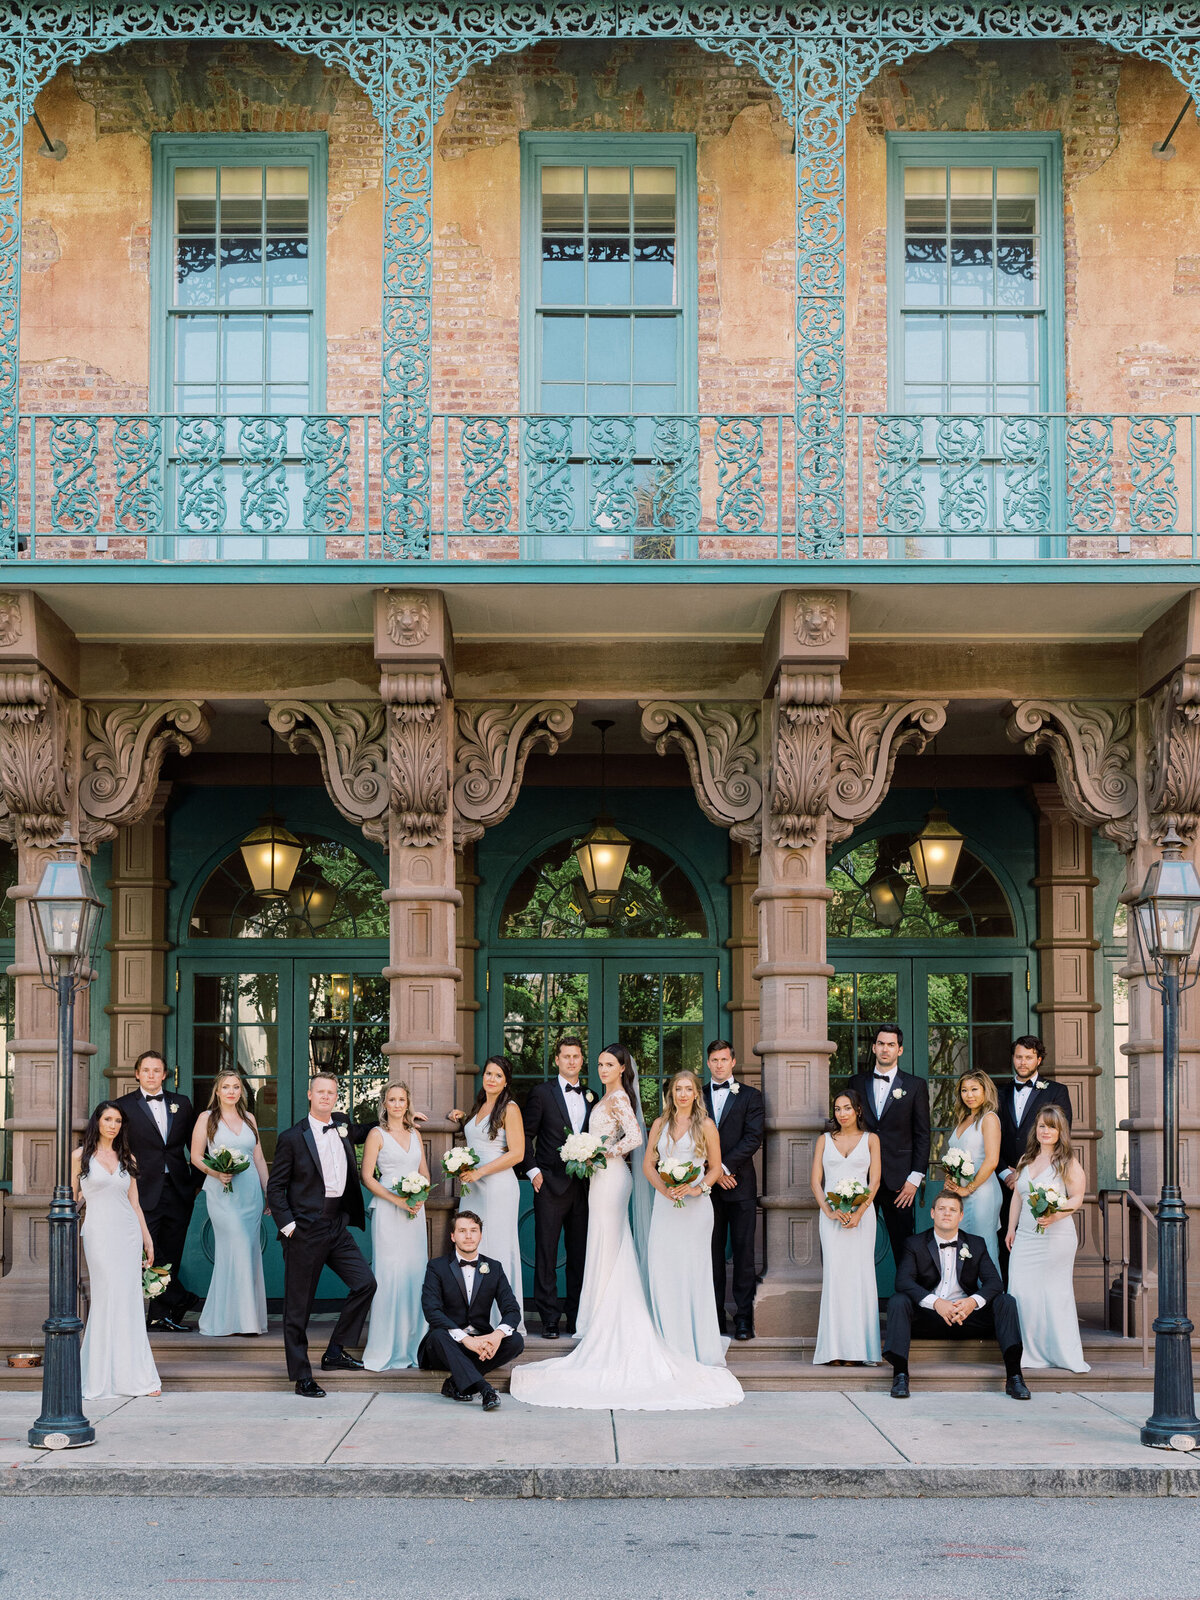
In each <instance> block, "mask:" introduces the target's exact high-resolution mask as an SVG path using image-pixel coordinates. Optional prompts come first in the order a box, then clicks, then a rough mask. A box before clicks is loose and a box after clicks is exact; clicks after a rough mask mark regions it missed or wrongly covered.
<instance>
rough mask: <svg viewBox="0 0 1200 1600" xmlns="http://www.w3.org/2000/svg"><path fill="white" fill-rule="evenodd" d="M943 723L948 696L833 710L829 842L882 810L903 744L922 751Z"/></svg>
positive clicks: (833, 843) (835, 708)
mask: <svg viewBox="0 0 1200 1600" xmlns="http://www.w3.org/2000/svg"><path fill="white" fill-rule="evenodd" d="M945 725H946V702H945V701H944V700H904V701H897V700H885V701H871V702H867V703H863V704H860V705H856V706H854V707H853V708H850V707H842V706H835V707H834V708H833V726H832V732H831V750H830V784H829V810H830V813H831V819H830V822H829V824H828V827H827V829H826V844H827V846H831V845H835V844H839V843H840V842H841V841H842V840H843V839H847V838H849V836H850V835H851V834H852V833H853V832H854V830H855V828H857V827H858V826H859V825H860V823H863V822H865V821H866V820H867V818H868V817H870V816H872V815H873V814H874V813H875V812H876V811H877V810H878V809H879V806H880V805H881V803H882V802H883V799H884V797H885V796H886V794H887V792H888V789H889V788H890V787H891V782H892V773H893V772H894V771H895V767H896V757H897V756H898V755H899V754H900V751H901V750H902V749H903V747H904V746H905V745H912V746H913V747H914V749H915V750H916V753H917V754H918V755H919V754H920V753H921V751H923V750H924V748H925V746H926V745H927V744H928V743H929V740H930V739H932V738H933V736H934V734H936V733H939V732H940V731H941V730H942V728H944V727H945Z"/></svg>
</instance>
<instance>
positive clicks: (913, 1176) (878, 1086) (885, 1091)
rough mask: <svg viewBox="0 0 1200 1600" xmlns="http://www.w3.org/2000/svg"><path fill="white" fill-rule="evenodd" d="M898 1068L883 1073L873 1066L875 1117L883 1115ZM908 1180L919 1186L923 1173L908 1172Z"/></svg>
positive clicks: (872, 1085)
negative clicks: (881, 1080) (883, 1080)
mask: <svg viewBox="0 0 1200 1600" xmlns="http://www.w3.org/2000/svg"><path fill="white" fill-rule="evenodd" d="M899 1070H900V1068H899V1067H893V1068H892V1070H891V1071H890V1072H887V1073H883V1072H880V1070H879V1068H878V1067H876V1068H875V1076H874V1077H873V1078H872V1080H871V1089H872V1092H873V1093H874V1095H875V1116H876V1119H878V1118H879V1117H881V1116H882V1115H883V1108H884V1106H885V1105H886V1104H887V1102H888V1097H889V1096H890V1095H891V1093H892V1090H893V1089H894V1088H895V1087H896V1074H897V1073H898V1072H899ZM880 1078H886V1079H887V1082H886V1083H880V1082H879V1081H878V1080H879V1079H880ZM908 1181H909V1183H911V1184H912V1185H913V1186H914V1188H919V1187H920V1185H921V1184H922V1183H924V1181H925V1174H924V1173H923V1172H910V1173H909V1175H908Z"/></svg>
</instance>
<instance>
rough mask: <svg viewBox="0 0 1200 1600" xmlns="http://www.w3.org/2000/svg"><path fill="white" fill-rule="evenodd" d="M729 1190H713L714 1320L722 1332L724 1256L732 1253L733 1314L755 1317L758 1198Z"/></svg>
mask: <svg viewBox="0 0 1200 1600" xmlns="http://www.w3.org/2000/svg"><path fill="white" fill-rule="evenodd" d="M727 1194H728V1191H727V1190H724V1189H722V1188H720V1187H719V1186H718V1187H717V1188H715V1189H714V1190H713V1192H712V1197H711V1198H712V1208H713V1234H712V1268H713V1292H714V1294H715V1295H716V1297H717V1321H718V1322H719V1323H720V1324H721V1332H722V1333H724V1332H725V1289H726V1284H725V1277H726V1274H725V1258H726V1250H727V1249H728V1250H729V1251H730V1253H731V1254H732V1256H733V1314H734V1316H735V1317H736V1318H737V1319H738V1320H739V1321H745V1322H752V1321H753V1320H754V1289H755V1281H756V1278H757V1273H756V1270H755V1264H754V1236H755V1232H756V1231H757V1223H758V1201H757V1200H756V1199H755V1197H754V1196H753V1195H747V1196H746V1197H745V1198H743V1199H733V1198H732V1197H730V1198H727Z"/></svg>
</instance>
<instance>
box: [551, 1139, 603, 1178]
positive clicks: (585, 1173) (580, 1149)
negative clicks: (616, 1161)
mask: <svg viewBox="0 0 1200 1600" xmlns="http://www.w3.org/2000/svg"><path fill="white" fill-rule="evenodd" d="M558 1153H559V1155H560V1156H561V1157H562V1158H563V1165H564V1166H565V1167H566V1169H567V1176H568V1177H569V1178H590V1177H591V1176H592V1174H593V1173H594V1172H599V1171H600V1169H601V1167H605V1166H607V1165H608V1156H607V1155H606V1153H605V1150H604V1140H603V1139H601V1138H600V1137H599V1136H598V1135H597V1134H594V1133H572V1134H568V1136H567V1138H566V1141H565V1142H564V1144H563V1146H562V1148H561V1149H560V1150H559V1152H558Z"/></svg>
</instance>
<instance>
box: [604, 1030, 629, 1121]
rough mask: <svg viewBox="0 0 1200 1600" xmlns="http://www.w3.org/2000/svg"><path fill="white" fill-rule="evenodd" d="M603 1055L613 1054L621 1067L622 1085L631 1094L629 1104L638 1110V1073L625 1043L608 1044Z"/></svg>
mask: <svg viewBox="0 0 1200 1600" xmlns="http://www.w3.org/2000/svg"><path fill="white" fill-rule="evenodd" d="M600 1054H601V1055H602V1056H612V1057H613V1058H614V1059H615V1060H616V1061H617V1062H618V1063H619V1065H620V1068H621V1087H622V1089H624V1091H625V1093H626V1094H627V1095H628V1096H629V1104H630V1105H631V1106H632V1107H633V1109H634V1111H635V1112H636V1111H637V1108H638V1101H637V1073H636V1072H635V1071H634V1070H633V1057H632V1056H631V1055H630V1054H629V1051H628V1050H626V1048H625V1046H624V1045H623V1044H606V1045H605V1046H604V1049H603V1050H601V1052H600Z"/></svg>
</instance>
